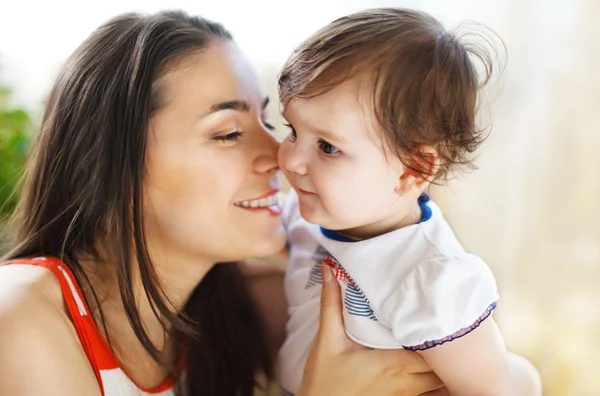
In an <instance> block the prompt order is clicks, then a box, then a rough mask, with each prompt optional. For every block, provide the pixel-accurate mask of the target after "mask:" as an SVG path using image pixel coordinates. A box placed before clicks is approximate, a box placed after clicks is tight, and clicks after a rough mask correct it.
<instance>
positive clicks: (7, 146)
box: [0, 87, 33, 221]
mask: <svg viewBox="0 0 600 396" xmlns="http://www.w3.org/2000/svg"><path fill="white" fill-rule="evenodd" d="M10 94H11V92H10V90H9V89H7V88H1V87H0V221H1V220H2V219H3V218H6V217H7V216H8V215H10V213H12V211H13V210H14V208H15V205H16V203H17V194H16V187H17V184H18V182H19V178H20V176H21V174H22V172H23V167H24V165H25V159H26V157H27V151H28V149H29V144H30V141H31V135H32V130H33V123H32V121H31V117H30V116H29V114H28V113H27V111H25V110H24V109H20V108H14V107H11V106H10V102H9V99H10Z"/></svg>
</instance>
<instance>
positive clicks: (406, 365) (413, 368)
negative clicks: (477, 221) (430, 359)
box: [373, 349, 431, 374]
mask: <svg viewBox="0 0 600 396" xmlns="http://www.w3.org/2000/svg"><path fill="white" fill-rule="evenodd" d="M373 353H374V354H376V356H377V359H378V360H379V361H380V362H381V363H384V364H387V365H388V366H390V367H394V366H395V365H398V366H401V367H400V368H401V369H402V371H403V372H405V373H407V374H420V373H429V372H431V368H430V367H429V365H428V364H427V362H426V361H425V359H423V357H422V356H421V355H419V354H418V353H416V352H412V351H407V350H405V349H387V350H382V349H377V350H373Z"/></svg>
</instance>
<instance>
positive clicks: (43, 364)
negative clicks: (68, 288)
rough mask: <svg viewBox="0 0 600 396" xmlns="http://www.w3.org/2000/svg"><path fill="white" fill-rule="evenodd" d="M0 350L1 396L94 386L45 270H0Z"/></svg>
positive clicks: (23, 267) (59, 294) (54, 282)
mask: <svg viewBox="0 0 600 396" xmlns="http://www.w3.org/2000/svg"><path fill="white" fill-rule="evenodd" d="M0 351H2V353H0V394H9V393H7V392H12V393H11V394H23V395H33V394H48V395H54V394H59V393H60V392H67V393H69V392H70V389H82V390H83V389H86V388H87V389H92V390H95V388H97V387H98V386H97V382H96V380H95V375H94V372H93V370H92V368H91V366H90V364H89V362H88V360H87V357H86V355H85V352H84V350H83V348H82V346H81V343H80V342H79V339H78V336H77V332H76V331H75V328H74V327H73V324H72V322H71V320H70V318H69V315H68V313H67V310H66V308H65V304H64V300H63V297H62V292H61V288H60V285H59V283H58V281H57V279H56V278H55V276H54V274H53V273H52V272H51V271H50V270H48V269H46V268H43V267H37V266H32V265H14V264H9V265H5V266H0ZM82 394H98V393H97V392H95V393H94V392H93V391H92V392H90V391H89V390H86V391H84V393H82Z"/></svg>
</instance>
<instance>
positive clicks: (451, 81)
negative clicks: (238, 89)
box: [279, 8, 493, 181]
mask: <svg viewBox="0 0 600 396" xmlns="http://www.w3.org/2000/svg"><path fill="white" fill-rule="evenodd" d="M481 37H483V38H484V40H485V41H484V42H485V43H486V44H491V43H492V41H491V40H489V39H488V38H486V37H484V36H481ZM473 58H475V59H478V60H479V61H481V63H482V64H483V66H484V75H483V76H482V78H480V77H479V76H478V73H477V70H476V67H475V63H474V59H473ZM492 69H493V64H492V53H490V52H489V51H487V49H486V47H484V46H476V45H472V46H467V45H466V44H463V43H462V42H461V41H460V40H459V39H458V37H457V36H456V34H454V33H452V32H449V31H447V30H446V29H445V28H444V26H443V25H442V24H441V23H440V22H439V21H437V20H436V19H435V18H433V17H432V16H430V15H428V14H426V13H424V12H419V11H414V10H407V9H401V8H381V9H371V10H366V11H362V12H358V13H355V14H352V15H348V16H345V17H342V18H340V19H337V20H335V21H333V22H332V23H330V24H328V25H327V26H325V27H324V28H322V29H321V30H319V31H318V32H316V33H315V34H313V35H312V36H311V37H309V38H308V39H307V40H305V41H304V42H303V43H302V44H301V45H300V47H299V48H297V49H296V50H295V51H294V53H293V54H292V55H291V57H290V58H289V59H288V61H287V62H286V64H285V66H284V67H283V70H282V72H281V75H280V77H279V96H280V100H281V102H282V104H283V105H284V106H286V105H287V104H288V103H289V102H290V101H291V100H292V99H294V98H311V97H315V96H318V95H321V94H324V93H326V92H328V91H330V90H332V89H334V88H335V87H336V86H338V85H339V84H341V83H343V82H344V81H346V80H348V79H351V78H353V77H355V76H358V75H367V76H369V77H370V78H371V81H372V83H373V88H372V93H373V110H374V114H375V116H376V119H377V122H378V123H379V125H380V126H381V130H382V131H383V135H384V138H385V141H386V142H387V143H388V145H389V147H390V148H392V150H394V154H396V155H397V156H398V158H400V160H401V161H402V163H403V164H404V165H405V166H406V167H407V168H409V169H411V170H413V171H414V172H417V173H419V174H420V175H422V176H423V177H426V178H427V179H428V180H430V181H434V180H437V179H440V178H443V177H445V176H447V175H448V172H449V171H451V170H458V169H460V168H463V167H473V164H472V162H471V159H470V158H469V154H470V153H472V152H474V151H475V149H476V148H477V147H478V146H479V145H480V144H481V142H482V141H483V140H484V139H485V137H486V136H485V130H482V129H478V128H477V126H476V125H475V116H476V113H477V107H478V100H477V97H478V95H477V94H478V91H479V89H480V87H481V86H483V85H485V84H486V83H487V82H488V81H489V79H490V76H491V74H492ZM425 147H430V148H433V149H434V150H435V152H436V155H437V161H435V163H434V162H433V157H432V156H431V153H430V152H429V154H428V151H427V150H425V149H424V148H425Z"/></svg>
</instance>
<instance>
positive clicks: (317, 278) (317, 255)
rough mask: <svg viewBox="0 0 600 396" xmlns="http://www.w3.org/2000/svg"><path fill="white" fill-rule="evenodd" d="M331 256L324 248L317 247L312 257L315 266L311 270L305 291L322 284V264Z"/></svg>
mask: <svg viewBox="0 0 600 396" xmlns="http://www.w3.org/2000/svg"><path fill="white" fill-rule="evenodd" d="M329 256H331V255H330V254H329V252H328V251H327V250H326V249H325V248H324V247H323V246H321V245H319V246H317V250H315V252H314V253H313V254H312V256H311V258H312V259H313V260H314V262H315V264H314V265H313V266H312V267H311V268H310V273H309V275H308V282H307V283H306V286H305V287H304V289H305V290H307V289H310V288H311V287H313V286H315V285H320V284H321V264H322V263H323V260H324V259H325V258H326V257H329Z"/></svg>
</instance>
